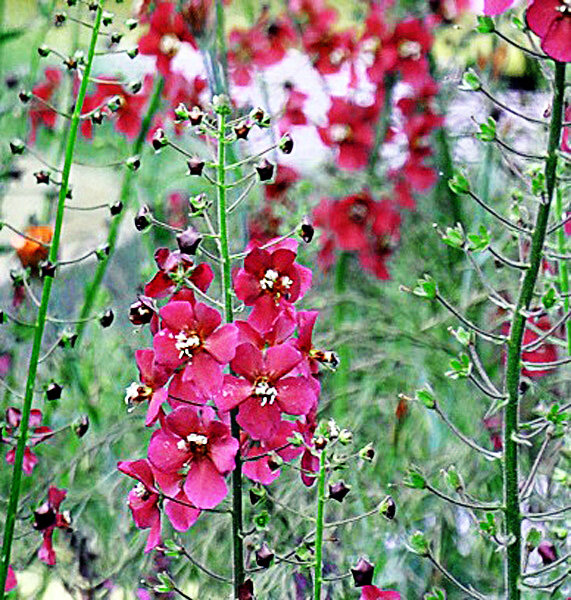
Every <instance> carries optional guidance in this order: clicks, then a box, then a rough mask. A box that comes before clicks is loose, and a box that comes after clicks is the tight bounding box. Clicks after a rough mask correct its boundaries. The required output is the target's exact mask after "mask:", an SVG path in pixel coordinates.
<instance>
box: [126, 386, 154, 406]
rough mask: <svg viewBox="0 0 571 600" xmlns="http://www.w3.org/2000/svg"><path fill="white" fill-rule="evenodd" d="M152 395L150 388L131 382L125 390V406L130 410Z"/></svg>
mask: <svg viewBox="0 0 571 600" xmlns="http://www.w3.org/2000/svg"><path fill="white" fill-rule="evenodd" d="M152 395H153V388H152V387H150V386H148V385H144V384H141V383H137V382H136V381H133V383H132V384H131V385H130V386H129V387H128V388H127V389H126V390H125V404H126V405H127V406H128V407H129V409H130V410H132V409H133V408H134V407H135V406H137V405H138V404H141V403H142V402H145V401H146V400H148V399H149V398H150V397H151V396H152Z"/></svg>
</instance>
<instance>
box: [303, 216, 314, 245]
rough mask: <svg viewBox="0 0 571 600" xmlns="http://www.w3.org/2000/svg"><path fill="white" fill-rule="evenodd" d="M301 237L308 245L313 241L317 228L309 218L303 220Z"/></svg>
mask: <svg viewBox="0 0 571 600" xmlns="http://www.w3.org/2000/svg"><path fill="white" fill-rule="evenodd" d="M299 235H300V237H301V239H302V240H303V241H304V242H305V243H306V244H309V243H310V242H311V240H312V239H313V236H314V235H315V228H314V227H313V225H312V224H311V222H310V220H309V218H308V217H304V218H303V220H302V222H301V225H300V226H299Z"/></svg>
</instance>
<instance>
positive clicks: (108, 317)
mask: <svg viewBox="0 0 571 600" xmlns="http://www.w3.org/2000/svg"><path fill="white" fill-rule="evenodd" d="M114 319H115V313H114V312H113V311H112V310H111V309H108V310H106V311H105V312H104V313H103V314H102V315H101V316H100V317H99V324H100V325H101V327H103V328H105V327H109V326H110V325H111V324H112V323H113V321H114Z"/></svg>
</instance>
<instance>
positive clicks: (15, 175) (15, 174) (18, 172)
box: [6, 167, 23, 180]
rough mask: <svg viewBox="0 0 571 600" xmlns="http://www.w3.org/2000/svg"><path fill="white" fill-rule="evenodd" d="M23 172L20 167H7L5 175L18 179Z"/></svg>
mask: <svg viewBox="0 0 571 600" xmlns="http://www.w3.org/2000/svg"><path fill="white" fill-rule="evenodd" d="M22 175H23V172H22V170H21V169H17V168H15V167H9V168H8V170H7V171H6V176H7V177H8V178H9V179H14V180H20V179H22Z"/></svg>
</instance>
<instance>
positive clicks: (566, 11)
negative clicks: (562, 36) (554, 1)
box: [555, 0, 571, 17]
mask: <svg viewBox="0 0 571 600" xmlns="http://www.w3.org/2000/svg"><path fill="white" fill-rule="evenodd" d="M555 10H556V11H557V12H560V13H561V14H562V15H564V16H569V17H571V0H561V5H560V6H557V7H556V8H555Z"/></svg>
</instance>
